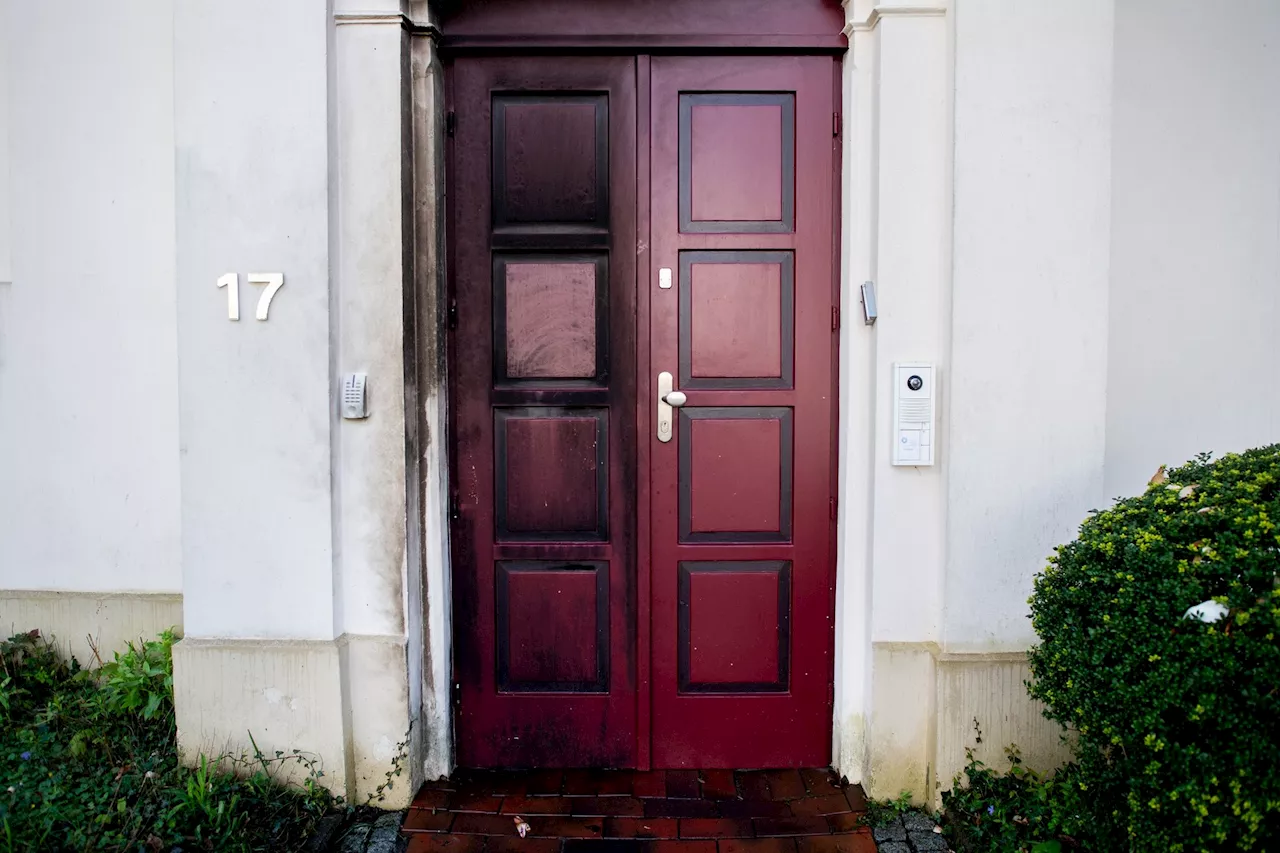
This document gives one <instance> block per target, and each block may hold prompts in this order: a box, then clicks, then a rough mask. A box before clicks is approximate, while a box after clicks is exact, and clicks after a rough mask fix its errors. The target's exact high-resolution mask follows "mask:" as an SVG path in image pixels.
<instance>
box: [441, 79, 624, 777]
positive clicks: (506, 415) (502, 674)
mask: <svg viewBox="0 0 1280 853" xmlns="http://www.w3.org/2000/svg"><path fill="white" fill-rule="evenodd" d="M449 79H450V83H451V87H452V93H451V94H452V99H453V103H454V104H455V111H456V115H457V126H456V130H455V136H454V139H453V140H452V148H451V158H450V159H451V181H450V186H451V187H452V188H456V189H453V190H451V192H453V193H454V197H453V198H452V199H451V209H452V224H453V233H452V235H451V237H452V251H453V256H452V259H451V261H452V262H451V275H452V282H453V291H454V299H455V310H456V316H457V320H456V330H455V331H454V332H453V333H452V335H451V339H450V343H451V351H452V370H451V380H450V381H451V386H452V388H451V402H452V407H451V412H452V417H453V421H452V428H453V439H454V472H453V487H454V489H455V498H454V501H455V507H456V511H455V521H454V526H453V559H454V568H453V580H454V599H453V601H454V623H455V633H454V637H455V639H454V676H455V679H456V681H457V682H458V684H459V685H460V687H461V695H460V697H459V705H458V708H457V716H456V722H457V734H458V739H457V749H458V763H459V764H460V765H462V766H470V767H578V766H581V767H587V766H605V767H607V766H615V767H616V766H621V767H627V766H632V765H633V764H634V761H635V748H636V734H635V733H636V696H635V619H636V597H635V568H634V553H635V539H634V529H635V520H636V505H635V499H634V494H635V492H634V483H635V458H636V419H635V397H636V389H635V377H636V369H635V351H636V346H635V256H636V252H635V246H636V233H635V216H636V201H635V139H636V136H635V115H636V107H635V61H634V60H633V59H632V58H629V57H622V58H604V57H578V58H565V57H555V58H498V57H492V58H467V59H459V60H457V61H456V62H455V63H454V65H453V67H452V69H451V74H450V77H449Z"/></svg>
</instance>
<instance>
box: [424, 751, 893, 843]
mask: <svg viewBox="0 0 1280 853" xmlns="http://www.w3.org/2000/svg"><path fill="white" fill-rule="evenodd" d="M865 811H866V799H865V798H864V797H863V794H862V789H861V788H859V787H858V786H856V785H841V784H840V782H839V780H838V779H836V777H835V775H834V774H833V773H832V772H831V771H830V770H827V769H808V768H806V769H802V770H739V771H730V770H702V771H697V770H666V771H663V770H654V771H648V772H633V771H629V770H567V771H563V772H562V771H536V772H519V771H459V772H458V773H456V774H455V775H454V776H453V778H451V779H442V780H440V781H437V782H428V783H427V784H426V785H424V786H423V788H422V791H420V792H419V794H418V796H417V798H415V800H414V802H413V806H412V808H410V809H409V811H408V813H407V814H406V815H405V819H404V823H403V825H402V826H401V834H402V836H403V838H404V839H405V840H406V841H407V845H408V846H407V853H875V851H876V844H875V841H874V840H873V839H872V837H871V831H870V830H869V829H867V828H866V827H864V826H862V825H861V823H860V821H859V820H858V818H859V817H860V816H861V815H862V814H863V813H864V812H865ZM521 822H523V823H525V824H527V825H528V830H527V832H526V834H525V837H524V838H521V837H520V835H519V831H518V826H519V823H521Z"/></svg>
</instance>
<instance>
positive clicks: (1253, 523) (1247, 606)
mask: <svg viewBox="0 0 1280 853" xmlns="http://www.w3.org/2000/svg"><path fill="white" fill-rule="evenodd" d="M1278 521H1280V445H1276V446H1272V447H1266V448H1261V449H1258V450H1251V451H1248V452H1246V453H1243V454H1239V455H1234V454H1233V455H1228V456H1225V457H1223V458H1222V459H1219V460H1217V461H1214V462H1211V461H1209V459H1208V457H1207V456H1201V457H1199V458H1197V459H1196V460H1194V461H1192V462H1190V463H1188V464H1187V465H1185V466H1184V467H1181V468H1178V469H1176V470H1173V471H1169V472H1168V474H1167V476H1166V475H1164V473H1163V469H1162V472H1161V473H1160V474H1157V476H1156V478H1155V479H1153V480H1152V483H1151V485H1150V486H1149V487H1148V489H1147V491H1146V492H1145V493H1144V494H1143V495H1141V496H1139V497H1135V498H1130V499H1126V500H1121V501H1119V502H1118V503H1117V504H1116V505H1115V506H1114V507H1113V508H1112V509H1110V510H1107V511H1105V512H1098V513H1096V514H1093V515H1092V516H1091V517H1090V518H1088V519H1087V520H1086V521H1085V522H1084V524H1083V525H1082V526H1081V528H1080V535H1079V537H1078V538H1077V539H1076V540H1075V541H1073V542H1071V543H1069V544H1067V545H1064V546H1062V547H1060V548H1058V549H1057V552H1056V554H1055V556H1054V557H1053V558H1052V559H1051V560H1050V563H1049V566H1048V568H1047V569H1046V570H1045V572H1044V573H1043V574H1042V575H1041V576H1040V577H1038V578H1037V579H1036V582H1035V593H1034V595H1033V596H1032V598H1031V612H1032V620H1033V624H1034V626H1035V630H1036V632H1037V634H1039V636H1040V640H1041V642H1040V645H1039V647H1038V648H1036V649H1035V650H1033V651H1032V653H1031V655H1030V664H1031V671H1032V674H1033V676H1034V682H1033V683H1032V684H1031V685H1030V690H1031V694H1032V695H1033V696H1034V697H1036V698H1038V699H1040V700H1042V701H1043V702H1044V703H1045V705H1046V706H1047V711H1046V714H1047V715H1048V716H1049V717H1050V718H1051V719H1054V720H1057V721H1058V722H1061V723H1063V724H1064V725H1067V726H1070V727H1072V728H1074V729H1076V730H1077V731H1078V733H1079V744H1078V748H1077V762H1078V764H1079V772H1080V778H1081V781H1082V782H1083V783H1084V784H1085V785H1086V786H1087V791H1088V792H1087V796H1086V798H1085V799H1084V800H1083V805H1084V806H1085V807H1086V808H1087V809H1088V810H1089V816H1090V818H1091V821H1092V824H1093V829H1094V830H1095V831H1096V832H1097V833H1098V844H1099V846H1098V848H1097V849H1099V850H1105V851H1112V850H1139V851H1145V850H1152V851H1154V850H1159V851H1192V850H1196V851H1221V850H1259V851H1274V850H1280V690H1278V687H1280V643H1278V642H1277V639H1276V637H1277V633H1278V631H1280V590H1278V588H1277V584H1278V581H1277V572H1278V571H1280V548H1278V547H1277V546H1278V544H1280V536H1278V535H1277V532H1278V531H1277V527H1276V524H1277V522H1278ZM1208 599H1213V600H1214V601H1216V602H1219V603H1220V604H1222V605H1224V606H1225V607H1226V608H1227V609H1228V611H1227V614H1226V616H1225V618H1223V619H1222V620H1221V621H1216V622H1203V621H1199V620H1198V619H1194V618H1184V613H1185V612H1186V611H1187V610H1188V609H1189V608H1191V607H1193V606H1195V605H1197V604H1199V603H1201V602H1204V601H1206V600H1208Z"/></svg>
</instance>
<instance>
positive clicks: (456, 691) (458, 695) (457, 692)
mask: <svg viewBox="0 0 1280 853" xmlns="http://www.w3.org/2000/svg"><path fill="white" fill-rule="evenodd" d="M450 692H452V693H453V704H455V705H461V704H462V684H461V683H460V682H457V681H455V682H453V690H452V691H450Z"/></svg>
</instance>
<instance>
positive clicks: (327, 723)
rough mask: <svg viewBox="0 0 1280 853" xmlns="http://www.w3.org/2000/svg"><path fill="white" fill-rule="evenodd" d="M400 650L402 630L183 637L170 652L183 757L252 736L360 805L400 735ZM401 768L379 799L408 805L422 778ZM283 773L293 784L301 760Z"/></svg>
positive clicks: (240, 746) (192, 759) (404, 681)
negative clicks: (328, 636)
mask: <svg viewBox="0 0 1280 853" xmlns="http://www.w3.org/2000/svg"><path fill="white" fill-rule="evenodd" d="M407 648H408V644H407V640H406V639H405V638H403V637H389V636H370V635H360V634H343V635H342V636H340V637H338V638H336V639H333V640H293V639H262V640H257V639H243V638H231V637H190V638H187V639H184V640H182V641H181V642H179V643H178V644H177V645H175V646H174V649H173V670H174V702H175V705H176V707H177V716H178V749H179V753H180V755H181V758H182V761H183V762H184V763H187V764H195V763H196V762H197V761H198V760H199V757H200V756H201V755H205V756H209V757H215V756H221V755H227V754H230V755H236V756H239V755H250V754H252V750H253V747H254V743H255V742H256V744H257V747H258V748H259V749H261V750H262V752H263V753H264V754H265V755H268V756H270V755H274V754H275V753H276V751H277V750H278V751H280V752H283V753H284V754H286V755H289V754H292V752H293V751H294V750H295V749H297V750H301V752H302V753H303V754H304V755H305V756H306V757H307V758H308V759H310V760H314V761H315V762H316V763H317V769H319V770H323V772H324V777H323V778H322V779H321V782H322V783H323V784H325V785H326V786H328V787H329V788H330V789H331V790H333V791H334V792H335V793H337V794H340V795H341V796H343V797H345V798H346V800H347V802H350V803H359V802H364V801H365V800H366V799H367V798H368V797H369V796H370V795H371V794H373V793H374V792H375V790H376V788H377V786H378V785H380V784H382V783H383V782H385V781H386V778H387V773H388V772H391V771H392V770H394V769H395V762H396V759H397V756H398V755H400V749H401V747H400V744H402V743H405V742H406V741H408V740H409V735H410V727H411V722H410V709H409V674H408V658H407ZM250 735H252V740H250ZM407 752H408V750H407V748H406V749H405V753H406V754H407ZM409 765H410V766H409V775H408V776H406V777H402V778H401V779H397V780H396V781H397V784H396V785H395V787H393V788H391V789H390V790H389V791H387V792H386V793H387V799H386V800H385V801H383V802H382V803H380V804H379V805H381V806H382V807H385V808H405V807H407V806H408V804H409V801H410V800H411V799H412V797H413V794H414V792H415V791H416V790H417V787H418V785H419V784H421V781H422V780H421V778H420V776H421V774H420V773H418V772H415V770H416V767H415V762H409ZM283 770H284V772H283V774H282V777H283V778H284V779H286V780H289V781H293V782H300V781H301V780H302V779H304V778H305V777H306V774H307V770H306V768H305V767H303V766H302V765H300V764H290V765H287V766H286V767H284V768H283Z"/></svg>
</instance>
